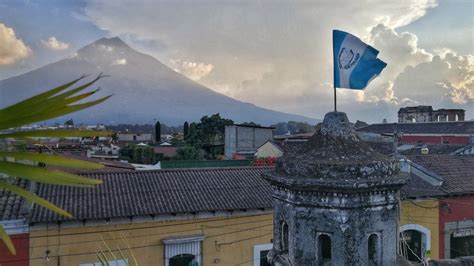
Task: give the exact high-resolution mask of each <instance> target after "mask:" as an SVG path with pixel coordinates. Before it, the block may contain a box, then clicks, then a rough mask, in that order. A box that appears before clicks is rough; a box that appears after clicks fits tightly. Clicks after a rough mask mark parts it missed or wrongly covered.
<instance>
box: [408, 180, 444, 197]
mask: <svg viewBox="0 0 474 266" xmlns="http://www.w3.org/2000/svg"><path fill="white" fill-rule="evenodd" d="M445 194H446V193H444V192H443V191H442V190H441V189H440V188H439V187H437V186H434V185H432V184H430V183H428V182H426V181H425V180H423V179H422V178H420V177H419V176H416V175H414V174H410V179H409V181H408V182H407V183H406V184H405V186H403V187H402V189H401V196H402V199H405V198H419V197H434V196H444V195H445Z"/></svg>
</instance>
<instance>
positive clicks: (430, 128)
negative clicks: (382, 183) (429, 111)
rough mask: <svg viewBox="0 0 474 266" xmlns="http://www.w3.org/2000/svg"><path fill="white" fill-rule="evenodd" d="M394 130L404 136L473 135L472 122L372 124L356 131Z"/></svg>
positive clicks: (379, 132)
mask: <svg viewBox="0 0 474 266" xmlns="http://www.w3.org/2000/svg"><path fill="white" fill-rule="evenodd" d="M395 129H397V130H398V131H401V132H402V133H405V134H461V135H471V134H474V121H457V122H429V123H401V124H397V123H391V124H372V125H369V126H366V127H362V128H358V129H356V131H357V132H368V133H378V134H383V133H388V134H391V133H393V132H394V131H395Z"/></svg>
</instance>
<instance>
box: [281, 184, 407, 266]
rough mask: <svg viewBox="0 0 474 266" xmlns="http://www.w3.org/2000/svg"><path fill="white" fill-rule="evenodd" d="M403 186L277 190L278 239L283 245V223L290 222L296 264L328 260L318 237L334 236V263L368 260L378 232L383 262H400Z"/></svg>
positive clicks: (291, 250)
mask: <svg viewBox="0 0 474 266" xmlns="http://www.w3.org/2000/svg"><path fill="white" fill-rule="evenodd" d="M397 199H398V192H396V191H395V190H386V191H365V192H361V193H341V192H339V193H338V192H303V191H298V192H293V191H289V190H284V189H277V190H276V191H275V210H274V230H275V232H276V234H275V235H274V245H275V247H276V248H281V245H282V243H281V241H282V232H281V228H282V224H283V223H286V224H288V227H289V236H290V237H289V249H288V250H289V252H288V259H289V260H290V261H292V262H294V263H296V264H295V265H322V261H320V259H321V258H320V257H319V256H318V254H319V252H320V251H319V248H318V246H319V243H318V237H319V235H321V234H325V235H328V236H329V237H330V238H331V246H332V247H331V250H332V252H331V253H332V260H331V262H332V265H368V238H369V236H370V235H371V234H376V235H377V236H378V239H379V241H378V245H377V254H378V259H379V262H380V263H383V264H382V265H395V264H396V250H397V247H396V238H394V237H393V236H396V235H397V230H398V229H397V221H398V218H397V217H398V200H397Z"/></svg>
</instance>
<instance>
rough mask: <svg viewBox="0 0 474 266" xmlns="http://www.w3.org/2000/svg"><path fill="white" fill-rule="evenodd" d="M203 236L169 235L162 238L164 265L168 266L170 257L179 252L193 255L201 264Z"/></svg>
mask: <svg viewBox="0 0 474 266" xmlns="http://www.w3.org/2000/svg"><path fill="white" fill-rule="evenodd" d="M204 238H205V236H203V235H193V236H185V237H170V238H165V239H163V240H162V241H163V243H164V244H165V266H169V263H170V259H171V258H172V257H174V256H177V255H180V254H191V255H194V256H195V258H196V260H197V261H198V263H199V265H202V248H201V246H202V241H203V240H204Z"/></svg>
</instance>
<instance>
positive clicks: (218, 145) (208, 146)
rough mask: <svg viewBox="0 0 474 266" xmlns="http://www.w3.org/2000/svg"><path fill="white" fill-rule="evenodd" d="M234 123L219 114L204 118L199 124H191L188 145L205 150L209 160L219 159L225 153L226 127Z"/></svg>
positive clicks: (187, 139)
mask: <svg viewBox="0 0 474 266" xmlns="http://www.w3.org/2000/svg"><path fill="white" fill-rule="evenodd" d="M232 124H234V121H232V120H230V119H226V118H222V117H221V116H220V115H219V114H218V113H217V114H213V115H211V116H203V117H202V118H201V120H200V122H199V123H191V125H190V127H189V134H188V137H187V138H186V143H188V144H189V145H191V146H194V147H195V148H196V149H198V150H200V149H202V150H204V151H205V152H206V155H207V156H206V157H207V158H208V159H215V158H218V157H219V155H222V154H223V153H224V134H225V126H228V125H232Z"/></svg>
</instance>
